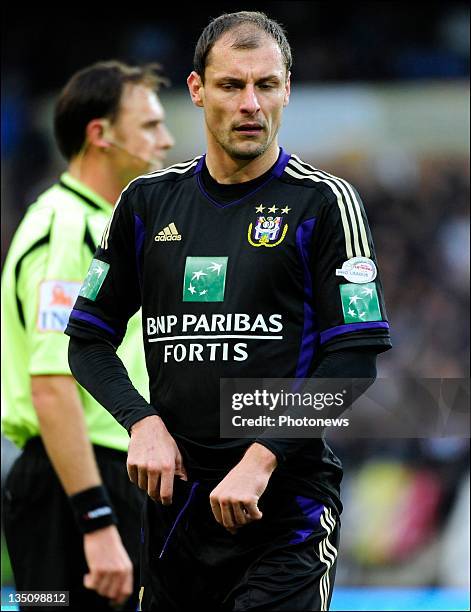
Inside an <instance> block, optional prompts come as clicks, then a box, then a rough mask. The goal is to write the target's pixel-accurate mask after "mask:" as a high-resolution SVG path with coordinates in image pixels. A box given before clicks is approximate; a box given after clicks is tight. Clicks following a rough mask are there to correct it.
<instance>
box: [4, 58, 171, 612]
mask: <svg viewBox="0 0 471 612" xmlns="http://www.w3.org/2000/svg"><path fill="white" fill-rule="evenodd" d="M160 83H161V77H159V76H158V73H157V72H156V70H155V67H154V66H145V67H142V68H138V67H130V66H127V65H125V64H122V63H119V62H117V61H109V62H100V63H97V64H95V65H93V66H90V67H88V68H85V69H83V70H81V71H80V72H78V73H76V74H75V75H73V76H72V78H71V79H70V81H69V82H68V83H67V85H66V86H65V88H64V89H63V91H62V93H61V94H60V97H59V99H58V102H57V105H56V108H55V136H56V140H57V144H58V146H59V148H60V150H61V152H62V153H63V155H64V156H65V158H66V159H67V161H68V169H67V172H65V173H64V174H63V175H62V176H61V177H60V180H59V181H58V182H57V183H56V184H55V185H53V186H52V187H51V188H50V189H48V190H47V191H46V192H45V193H43V194H42V195H41V196H40V197H39V198H38V200H37V201H36V202H35V203H34V204H33V205H32V206H30V207H29V208H28V211H27V213H26V215H25V217H24V219H23V220H22V222H21V224H20V226H19V228H18V230H17V232H16V234H15V236H14V239H13V242H12V244H11V248H10V250H9V253H8V256H7V259H6V263H5V267H4V271H3V278H2V298H3V299H2V306H1V313H2V384H3V390H2V393H3V402H2V403H3V406H2V408H3V413H2V429H3V433H4V435H5V436H7V437H8V438H9V439H10V440H12V441H13V442H14V443H15V444H16V445H17V446H18V447H20V448H22V449H23V452H22V454H21V455H20V457H19V458H18V459H17V461H16V462H15V463H14V465H13V467H12V470H11V472H10V473H9V475H8V478H7V482H6V488H5V499H4V521H5V523H4V524H5V535H6V540H7V545H8V551H9V554H10V559H11V563H12V567H13V573H14V578H15V583H16V589H17V590H18V591H38V590H41V591H69V594H70V595H69V596H70V604H69V605H70V607H71V608H72V609H74V610H107V609H111V603H112V602H118V603H123V602H125V601H126V600H127V599H128V598H129V596H130V595H131V593H132V591H134V594H133V596H132V597H131V598H130V599H129V601H128V602H127V607H128V608H129V609H135V608H136V604H137V592H138V589H137V584H136V585H134V586H133V567H132V563H134V565H135V566H136V567H137V561H138V551H139V520H140V518H139V517H140V509H141V506H142V497H141V495H140V491H138V489H137V488H136V487H134V486H132V485H131V483H130V482H129V479H128V478H127V473H126V451H127V447H128V442H129V437H128V435H127V432H126V431H125V430H124V429H123V428H122V427H121V426H120V425H119V424H118V423H117V422H116V421H115V420H114V419H113V418H112V417H111V416H110V415H109V414H108V413H107V412H106V411H105V410H103V408H102V407H101V406H100V405H99V404H98V403H97V402H96V401H95V400H94V399H93V398H92V397H91V396H90V395H89V394H88V393H87V392H86V391H85V390H84V389H82V388H81V387H80V386H79V385H78V384H77V383H76V382H75V380H74V379H73V378H72V376H71V374H70V370H69V367H68V361H67V344H68V343H67V338H66V337H65V336H64V335H63V333H62V332H63V330H64V328H65V325H66V323H67V320H68V317H69V313H70V310H71V307H72V306H73V303H74V301H75V299H76V296H77V294H78V291H79V289H80V286H81V281H82V280H83V278H85V276H86V274H87V269H88V266H89V263H90V261H91V258H92V255H93V253H94V251H95V248H96V245H97V244H98V242H99V238H100V236H101V234H102V232H103V229H104V227H105V225H106V223H107V221H108V219H109V218H110V216H111V213H112V209H113V204H112V203H114V202H115V201H116V198H117V196H118V195H119V193H120V191H121V190H122V189H123V188H124V186H125V185H126V184H127V183H128V182H129V181H131V180H132V179H133V178H135V177H136V176H138V175H140V174H142V173H144V172H147V171H149V170H156V169H158V168H161V167H162V165H163V160H164V158H165V155H166V152H167V150H168V148H169V147H170V146H171V145H172V143H173V142H172V137H171V136H170V134H169V132H168V131H167V129H166V127H165V124H164V111H163V108H162V106H161V104H160V102H159V99H158V97H157V91H158V88H159V85H160ZM140 321H141V319H140V315H137V314H136V315H135V316H134V317H133V318H132V319H131V320H130V321H129V325H128V335H127V337H126V340H125V341H124V342H123V345H122V347H121V349H120V356H121V358H122V359H123V361H124V362H125V363H126V367H127V368H128V371H129V374H130V376H131V378H132V380H133V383H134V384H135V385H136V387H137V388H138V389H139V390H140V392H141V393H142V394H144V395H147V388H148V380H147V373H146V371H145V365H144V360H143V355H142V339H141V332H140V326H141V323H140ZM64 491H65V492H64ZM134 579H136V577H134Z"/></svg>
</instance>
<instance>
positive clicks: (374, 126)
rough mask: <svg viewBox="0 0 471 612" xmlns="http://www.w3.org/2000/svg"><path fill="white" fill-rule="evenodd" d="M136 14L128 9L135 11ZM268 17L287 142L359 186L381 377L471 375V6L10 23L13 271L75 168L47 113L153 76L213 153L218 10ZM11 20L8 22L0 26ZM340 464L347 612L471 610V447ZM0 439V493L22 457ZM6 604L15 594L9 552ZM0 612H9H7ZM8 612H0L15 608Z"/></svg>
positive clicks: (460, 444) (182, 121) (386, 449)
mask: <svg viewBox="0 0 471 612" xmlns="http://www.w3.org/2000/svg"><path fill="white" fill-rule="evenodd" d="M133 9H134V7H133ZM241 9H246V10H265V11H266V12H267V13H268V14H269V15H270V16H272V17H273V18H275V19H277V20H279V21H280V22H281V23H283V24H284V25H285V27H286V29H287V32H288V37H289V39H290V42H291V46H292V49H293V53H294V65H293V70H292V88H293V92H292V99H291V103H290V106H289V107H288V108H287V109H286V111H285V120H284V124H283V127H282V130H281V136H280V142H281V143H282V144H283V146H285V148H286V149H287V150H288V151H292V152H296V153H298V154H299V155H301V156H302V157H303V158H304V159H305V161H308V162H309V163H312V164H313V165H315V166H316V167H319V168H322V169H325V170H327V171H329V172H332V173H334V174H338V175H340V176H342V177H344V178H346V179H348V180H350V181H351V182H352V183H353V184H354V185H355V186H356V187H357V188H358V190H359V192H360V194H361V195H362V197H363V200H364V202H365V205H366V207H367V212H368V215H369V219H370V224H371V226H372V230H373V235H374V238H375V243H376V249H377V252H378V257H379V261H380V266H381V269H382V276H383V283H384V287H385V294H386V300H387V304H388V310H389V315H390V320H391V324H392V334H393V342H394V350H393V351H390V352H389V353H387V354H385V355H384V356H382V357H381V358H380V359H379V372H378V374H379V376H380V377H387V378H390V377H397V378H398V379H399V378H407V377H417V378H421V377H423V378H460V377H467V376H468V375H469V315H468V312H469V303H468V302H469V209H468V196H469V136H468V135H469V91H468V87H469V7H468V4H467V3H465V2H453V1H450V2H447V3H444V2H439V3H434V2H429V3H427V5H423V4H421V3H402V2H359V3H355V4H354V5H353V4H352V5H349V6H345V7H342V10H341V11H339V10H338V7H336V3H328V2H258V3H250V2H246V3H237V4H236V3H233V2H225V3H219V4H210V3H199V4H198V5H197V7H195V8H193V9H191V8H189V7H185V8H182V7H181V6H180V5H178V6H177V5H175V4H173V5H172V4H171V3H169V4H165V5H162V6H159V7H158V8H154V9H148V10H143V8H141V9H137V10H132V11H131V10H128V11H126V12H121V11H119V10H117V11H115V12H114V13H112V12H111V10H110V11H105V10H104V9H100V8H97V7H94V8H93V9H92V10H90V13H88V14H87V13H86V12H85V10H83V11H81V12H76V11H75V9H74V13H73V15H72V14H71V15H70V16H67V17H66V16H65V15H64V16H63V17H61V16H60V15H59V16H57V15H56V16H55V17H54V18H52V17H51V15H49V14H48V11H46V10H45V11H44V12H43V13H36V14H33V13H31V12H29V11H25V13H24V14H22V15H20V14H18V13H15V9H14V8H13V7H11V6H10V7H9V8H4V19H3V24H4V25H3V30H4V31H3V34H4V36H3V54H2V64H3V85H2V108H1V118H2V187H1V190H2V191H1V193H2V250H1V255H2V261H3V259H4V257H5V254H6V252H7V250H8V246H9V243H10V240H11V237H12V233H13V232H14V230H15V228H16V226H17V224H18V222H19V220H20V218H21V216H22V215H23V213H24V211H25V209H26V207H27V205H28V204H29V203H31V202H32V201H33V200H34V199H35V196H36V195H37V194H39V193H40V192H41V191H43V190H44V189H45V188H46V187H48V186H49V185H50V184H51V183H52V182H53V181H54V179H55V177H56V176H57V174H58V173H59V172H60V171H61V170H62V169H63V168H64V162H63V160H62V159H61V158H60V157H59V154H58V153H57V151H56V149H55V147H54V143H53V138H52V129H51V126H52V105H53V101H54V98H55V96H56V95H57V93H58V90H59V89H60V87H61V86H62V85H63V84H64V83H65V81H66V80H67V79H68V78H69V76H70V75H71V74H72V73H73V72H74V71H76V70H78V69H79V68H81V67H83V66H86V65H88V64H90V63H92V62H94V61H97V60H99V59H108V58H112V57H116V58H119V59H122V60H124V61H127V62H131V63H133V62H142V61H155V60H157V61H159V62H160V63H161V64H162V65H163V66H164V69H165V72H166V74H167V75H168V76H169V77H170V79H171V81H172V87H171V89H169V90H167V91H163V92H162V100H163V102H164V105H165V107H166V109H167V115H168V124H169V127H170V129H171V130H172V132H173V133H174V135H175V136H176V140H177V146H176V147H175V149H174V150H173V151H171V152H170V157H169V160H168V162H169V164H171V163H175V162H177V161H182V160H183V159H188V158H191V157H192V156H194V155H197V154H199V153H201V152H202V151H203V148H204V136H203V130H202V118H201V116H200V113H199V111H198V110H196V109H194V108H193V107H192V105H191V102H190V100H189V97H188V95H187V92H186V90H185V85H184V83H185V79H186V76H187V75H188V73H189V71H190V70H191V66H192V54H193V49H194V45H195V42H196V40H197V37H198V35H199V33H200V31H201V29H202V28H203V27H204V26H205V25H206V23H207V22H208V20H209V18H210V17H214V16H217V15H218V14H220V13H221V12H222V11H227V12H230V11H233V10H241ZM5 12H6V14H5ZM335 448H336V451H337V452H338V454H339V456H340V457H341V459H342V460H343V462H344V466H345V479H344V485H343V499H344V504H345V512H344V515H343V531H342V537H343V539H342V548H341V554H340V561H339V568H338V574H337V576H338V577H337V588H336V591H335V593H334V599H333V604H332V609H334V610H335V609H336V610H373V609H376V610H393V609H394V610H401V609H404V610H419V609H420V610H438V609H448V610H452V609H457V610H458V609H462V610H464V609H469V596H468V595H467V592H468V589H469V440H468V439H465V438H463V439H459V438H448V439H447V438H434V439H421V440H420V439H404V440H389V441H388V440H384V439H383V440H381V439H378V440H368V441H366V440H362V441H360V442H356V443H352V442H343V443H340V444H336V447H335ZM14 454H15V451H14V449H13V448H12V447H11V446H10V445H9V444H8V443H6V442H5V440H4V439H2V459H3V462H2V483H3V480H4V477H5V473H6V470H7V469H8V466H9V465H10V462H11V460H12V457H13V456H14ZM2 561H3V563H2V591H5V588H8V587H11V586H13V583H12V577H11V572H10V569H9V563H8V557H7V555H6V552H5V548H4V544H3V539H2ZM2 609H4V608H3V607H2ZM5 609H6V608H5Z"/></svg>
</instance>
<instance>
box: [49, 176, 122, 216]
mask: <svg viewBox="0 0 471 612" xmlns="http://www.w3.org/2000/svg"><path fill="white" fill-rule="evenodd" d="M59 183H60V185H61V186H62V187H63V188H65V189H67V190H68V191H71V192H72V193H74V194H75V195H76V196H78V197H79V198H82V200H84V201H85V202H87V204H89V205H90V206H92V207H93V208H99V209H100V210H103V211H105V212H106V213H107V214H110V212H111V209H112V208H113V205H112V204H111V203H110V202H108V201H107V200H105V198H102V197H101V196H100V195H98V194H97V193H96V191H93V190H92V189H90V188H89V187H87V186H86V185H84V183H82V182H81V181H79V180H77V179H76V178H74V177H73V176H72V175H71V174H69V172H64V173H63V174H62V175H61V177H60V181H59Z"/></svg>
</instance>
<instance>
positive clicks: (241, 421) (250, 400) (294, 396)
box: [232, 389, 350, 427]
mask: <svg viewBox="0 0 471 612" xmlns="http://www.w3.org/2000/svg"><path fill="white" fill-rule="evenodd" d="M346 395H347V390H346V389H343V390H342V391H341V392H338V393H335V394H334V393H323V392H317V393H314V394H311V393H309V392H307V393H296V392H293V391H290V392H287V391H283V390H281V391H278V392H270V391H268V390H267V389H262V390H261V389H255V390H254V391H253V393H249V392H246V393H233V394H232V410H234V411H239V410H243V409H246V408H260V409H263V410H268V411H269V412H272V413H274V412H277V411H278V412H280V411H281V413H278V414H276V416H269V415H267V414H260V415H258V416H256V417H247V416H243V415H242V414H235V415H233V416H232V424H233V425H234V426H235V427H258V426H260V427H348V426H349V425H350V421H349V419H348V418H347V417H343V418H323V417H319V418H316V417H315V416H308V415H300V414H296V412H294V411H291V409H296V410H297V411H299V410H300V409H302V408H303V409H304V408H308V409H309V408H312V409H313V410H314V411H325V410H328V409H337V410H340V409H342V408H344V407H345V398H346ZM283 410H284V412H283ZM314 414H315V413H314Z"/></svg>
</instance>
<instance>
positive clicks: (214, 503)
mask: <svg viewBox="0 0 471 612" xmlns="http://www.w3.org/2000/svg"><path fill="white" fill-rule="evenodd" d="M209 503H210V504H211V510H212V511H213V515H214V518H215V519H216V521H217V522H218V523H219V524H220V525H222V514H221V507H220V506H219V500H218V499H216V498H215V497H213V496H212V495H210V496H209Z"/></svg>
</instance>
